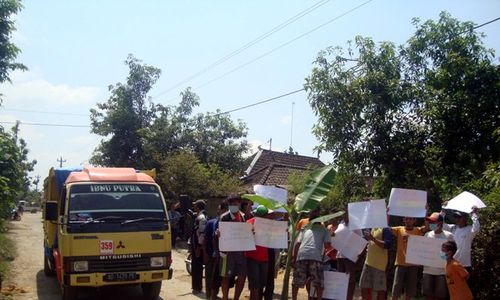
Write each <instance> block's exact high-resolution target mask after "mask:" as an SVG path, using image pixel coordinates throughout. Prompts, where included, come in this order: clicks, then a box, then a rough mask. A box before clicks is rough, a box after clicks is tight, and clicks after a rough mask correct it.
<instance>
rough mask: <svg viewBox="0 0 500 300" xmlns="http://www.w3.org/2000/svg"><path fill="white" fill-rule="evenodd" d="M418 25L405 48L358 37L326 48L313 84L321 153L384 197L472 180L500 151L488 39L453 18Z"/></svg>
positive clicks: (499, 92)
mask: <svg viewBox="0 0 500 300" xmlns="http://www.w3.org/2000/svg"><path fill="white" fill-rule="evenodd" d="M413 24H414V25H415V27H416V32H415V34H414V35H413V36H412V37H411V38H410V39H409V40H408V42H407V43H406V44H404V45H399V46H396V45H395V44H393V43H391V42H380V43H375V42H374V41H373V40H372V39H370V38H366V37H360V36H358V37H356V38H355V39H354V41H353V42H350V43H349V45H348V48H347V49H346V50H344V49H342V48H340V47H336V48H328V49H326V50H324V51H322V52H320V53H319V55H318V58H317V59H316V62H315V67H314V69H313V71H312V74H311V75H310V76H309V77H308V78H307V79H306V84H305V88H306V89H307V91H308V92H309V99H310V102H311V105H312V107H313V110H314V111H315V113H316V114H317V115H318V118H319V121H318V123H317V124H316V126H315V128H314V132H315V134H316V135H317V137H318V138H319V139H320V141H321V145H320V146H319V149H320V150H328V151H332V152H333V153H334V157H335V161H336V163H337V164H339V165H342V164H343V163H345V162H348V163H349V164H350V165H354V166H356V172H357V173H359V174H361V175H368V176H372V177H378V178H380V179H383V180H385V181H386V184H385V185H382V186H385V188H383V191H384V192H387V188H389V187H390V186H389V185H395V184H401V185H405V186H408V187H415V188H424V189H431V190H432V189H433V188H434V187H435V186H436V185H439V186H440V187H441V188H443V186H442V183H446V184H452V185H454V186H457V185H460V184H464V183H465V182H468V181H469V180H471V179H473V178H475V177H477V176H481V174H482V172H483V171H484V170H485V168H486V166H487V165H488V163H489V162H491V161H496V160H498V158H499V154H500V151H499V150H500V144H499V143H498V141H496V140H495V139H494V137H493V132H494V131H495V130H496V129H497V128H499V125H500V119H499V117H498V111H499V109H500V86H499V85H498V82H499V80H500V68H499V66H498V65H495V64H494V63H493V61H494V55H493V52H492V51H491V50H488V49H486V48H485V47H484V45H483V42H482V34H480V33H478V32H476V31H474V30H473V27H474V24H473V23H471V22H460V21H458V20H456V19H453V18H452V17H451V16H450V15H449V14H447V13H442V14H441V15H440V18H439V20H438V21H433V20H429V21H426V22H424V23H422V22H421V21H420V20H418V19H414V20H413ZM444 188H445V191H446V192H450V191H451V190H450V189H447V188H446V187H444Z"/></svg>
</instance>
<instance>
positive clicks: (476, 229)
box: [471, 206, 481, 236]
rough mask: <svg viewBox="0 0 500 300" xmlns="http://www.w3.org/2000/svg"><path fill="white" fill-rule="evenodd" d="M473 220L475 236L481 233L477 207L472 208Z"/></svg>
mask: <svg viewBox="0 0 500 300" xmlns="http://www.w3.org/2000/svg"><path fill="white" fill-rule="evenodd" d="M471 219H472V230H471V232H472V234H473V235H474V236H475V235H476V234H478V233H479V230H480V229H481V225H480V224H479V216H478V215H477V207H476V206H473V207H472V213H471Z"/></svg>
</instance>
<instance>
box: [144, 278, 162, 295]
mask: <svg viewBox="0 0 500 300" xmlns="http://www.w3.org/2000/svg"><path fill="white" fill-rule="evenodd" d="M160 291H161V281H156V282H149V283H143V284H142V293H143V295H144V299H145V300H158V297H159V296H160Z"/></svg>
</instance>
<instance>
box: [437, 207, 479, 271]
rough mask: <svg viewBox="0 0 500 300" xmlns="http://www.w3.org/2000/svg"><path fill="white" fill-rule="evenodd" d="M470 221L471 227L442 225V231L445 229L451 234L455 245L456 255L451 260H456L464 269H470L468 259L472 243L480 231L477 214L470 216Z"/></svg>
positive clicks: (469, 260)
mask: <svg viewBox="0 0 500 300" xmlns="http://www.w3.org/2000/svg"><path fill="white" fill-rule="evenodd" d="M471 219H472V226H471V225H467V226H465V227H462V228H460V227H458V226H457V225H448V224H443V229H447V230H448V231H450V232H451V233H453V237H454V239H455V242H456V243H457V253H455V256H453V258H454V259H456V260H458V262H460V263H461V264H462V266H464V267H470V266H471V265H472V264H471V259H470V252H471V246H472V241H473V240H474V237H475V236H476V234H477V233H478V232H479V229H480V225H479V217H478V216H477V214H472V215H471Z"/></svg>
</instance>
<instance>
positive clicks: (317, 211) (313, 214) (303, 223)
mask: <svg viewBox="0 0 500 300" xmlns="http://www.w3.org/2000/svg"><path fill="white" fill-rule="evenodd" d="M320 212H321V208H320V207H319V206H318V207H317V208H315V209H313V210H311V211H310V212H309V217H308V218H303V219H300V220H299V221H298V222H297V225H295V230H296V231H297V232H299V231H300V230H301V229H302V228H303V227H304V226H306V225H307V224H309V222H310V221H311V220H314V219H316V218H317V217H319V216H320Z"/></svg>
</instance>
